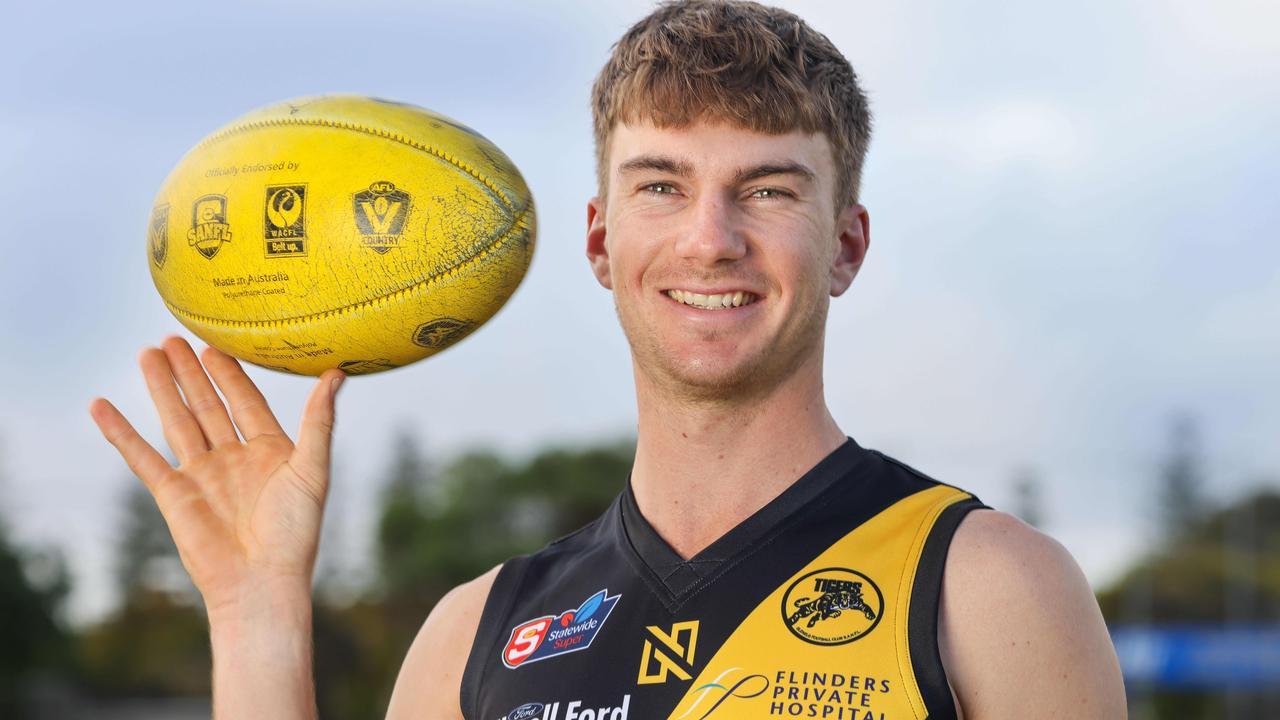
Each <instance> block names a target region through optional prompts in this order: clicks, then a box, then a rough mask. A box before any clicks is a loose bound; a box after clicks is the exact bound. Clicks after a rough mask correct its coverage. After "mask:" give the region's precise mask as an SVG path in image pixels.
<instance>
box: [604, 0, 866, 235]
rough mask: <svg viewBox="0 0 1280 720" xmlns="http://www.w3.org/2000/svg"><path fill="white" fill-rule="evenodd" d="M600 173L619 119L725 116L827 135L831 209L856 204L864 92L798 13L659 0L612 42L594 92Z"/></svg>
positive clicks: (731, 0) (747, 124)
mask: <svg viewBox="0 0 1280 720" xmlns="http://www.w3.org/2000/svg"><path fill="white" fill-rule="evenodd" d="M591 114H592V119H593V122H594V126H595V142H596V173H597V181H598V182H599V188H600V192H601V193H602V194H603V193H604V192H605V190H606V188H607V187H608V167H607V162H608V158H607V155H608V144H609V137H610V135H611V133H612V132H613V128H614V127H615V126H616V125H617V123H619V122H628V123H630V122H643V121H648V122H651V123H653V124H654V125H656V126H658V127H663V128H681V127H688V126H689V125H690V124H692V123H693V122H695V121H698V120H718V121H724V122H729V123H732V124H734V125H738V126H740V127H743V128H746V129H750V130H755V131H757V132H764V133H771V134H782V133H787V132H791V131H793V130H800V131H802V132H808V133H818V132H821V133H824V134H825V135H826V136H827V139H828V140H829V141H830V143H831V147H832V152H833V155H834V157H833V159H834V161H835V168H836V207H837V210H838V209H841V208H843V207H844V206H845V205H847V204H849V203H851V202H856V201H857V198H858V191H859V185H860V184H861V179H862V162H863V159H864V158H865V157H866V154H867V144H868V142H869V141H870V139H871V111H870V109H869V108H868V106H867V96H866V94H865V93H863V91H862V89H861V88H860V87H858V78H857V76H856V75H855V74H854V72H853V68H852V67H851V66H850V65H849V61H848V60H846V59H845V57H844V55H841V54H840V51H839V50H837V49H836V47H835V46H834V45H832V44H831V41H830V40H828V39H827V37H826V36H825V35H823V34H821V33H819V32H816V31H815V30H813V28H811V27H809V26H808V25H807V24H806V23H805V22H804V21H803V20H801V19H800V18H798V17H796V16H795V15H794V14H792V13H790V12H787V11H786V10H781V9H779V8H773V7H766V6H764V5H760V4H758V3H754V2H746V1H744V0H683V1H680V0H677V1H674V2H664V3H663V4H661V5H660V6H659V7H658V9H656V10H654V11H653V12H652V13H651V14H650V15H649V16H648V17H646V18H644V19H643V20H641V21H640V22H638V23H636V24H635V25H633V26H632V27H631V29H630V30H628V31H627V32H626V33H625V34H624V35H623V36H622V39H620V40H619V41H618V42H617V43H615V44H614V46H613V52H612V54H611V55H610V57H609V61H608V62H606V63H605V66H604V68H603V69H602V70H601V71H600V75H599V76H598V77H597V78H596V81H595V84H594V86H593V87H592V90H591Z"/></svg>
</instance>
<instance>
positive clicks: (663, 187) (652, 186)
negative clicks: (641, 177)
mask: <svg viewBox="0 0 1280 720" xmlns="http://www.w3.org/2000/svg"><path fill="white" fill-rule="evenodd" d="M640 191H641V192H647V193H652V194H654V195H674V194H675V192H676V188H675V186H674V185H672V184H671V183H664V182H658V183H649V184H648V185H644V186H642V187H641V188H640Z"/></svg>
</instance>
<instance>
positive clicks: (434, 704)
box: [387, 565, 502, 720]
mask: <svg viewBox="0 0 1280 720" xmlns="http://www.w3.org/2000/svg"><path fill="white" fill-rule="evenodd" d="M501 567H502V566H501V565H499V566H497V567H495V568H493V569H492V570H490V571H489V572H487V573H485V574H484V575H481V576H480V577H478V578H476V579H475V580H472V581H471V582H468V583H465V584H463V585H459V586H458V587H456V588H454V589H453V590H450V591H449V593H448V594H446V595H445V596H444V597H443V598H441V599H440V602H438V603H436V606H435V608H434V609H433V610H432V611H431V614H430V615H429V616H427V621H426V622H425V623H423V625H422V629H421V630H419V631H418V636H417V637H416V638H414V641H413V645H412V646H410V647H409V652H408V654H407V655H406V656H405V660H404V665H402V666H401V667H400V675H399V677H397V678H396V687H395V690H394V691H392V693H391V704H390V706H389V707H388V708H387V720H462V708H461V707H460V705H459V697H458V695H459V692H460V690H461V686H462V671H463V670H464V669H465V668H466V664H467V657H468V656H469V655H470V654H471V644H472V641H474V640H475V636H476V627H477V626H478V625H479V623H480V614H481V612H482V611H483V610H484V603H485V599H486V598H488V597H489V588H491V587H492V586H493V579H494V578H495V577H497V575H498V570H499V569H501Z"/></svg>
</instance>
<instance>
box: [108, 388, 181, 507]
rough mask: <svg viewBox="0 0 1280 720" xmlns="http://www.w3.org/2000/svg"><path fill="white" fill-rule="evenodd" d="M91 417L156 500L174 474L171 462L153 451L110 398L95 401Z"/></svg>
mask: <svg viewBox="0 0 1280 720" xmlns="http://www.w3.org/2000/svg"><path fill="white" fill-rule="evenodd" d="M89 416H90V417H92V418H93V422H94V423H96V424H97V426H98V430H100V431H101V432H102V436H103V437H105V438H106V439H107V442H109V443H111V444H112V445H114V446H115V448H116V450H118V451H120V456H121V457H123V458H124V461H125V463H127V464H128V465H129V469H130V470H132V471H133V474H134V475H137V476H138V479H140V480H142V482H143V484H145V485H146V486H147V489H148V490H150V491H151V494H152V496H155V495H156V494H157V490H156V488H158V487H159V486H160V482H161V480H163V479H164V477H165V475H167V474H168V473H169V472H170V471H171V470H173V466H171V465H170V464H169V461H168V460H165V459H164V456H163V455H161V454H160V453H159V452H157V451H156V449H155V448H153V447H151V443H148V442H147V441H146V440H144V439H143V438H142V436H141V435H139V434H138V431H137V430H134V429H133V425H130V424H129V421H128V420H126V419H125V417H124V415H122V414H120V411H119V410H117V409H116V407H115V406H114V405H112V404H111V402H110V401H108V400H107V399H106V398H94V399H93V400H92V401H91V402H90V403H89Z"/></svg>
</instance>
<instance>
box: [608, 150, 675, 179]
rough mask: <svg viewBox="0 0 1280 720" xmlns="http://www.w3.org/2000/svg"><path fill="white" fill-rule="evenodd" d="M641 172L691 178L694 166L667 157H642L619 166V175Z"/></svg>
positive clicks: (634, 158)
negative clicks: (653, 171) (654, 171)
mask: <svg viewBox="0 0 1280 720" xmlns="http://www.w3.org/2000/svg"><path fill="white" fill-rule="evenodd" d="M640 170H656V171H658V172H664V173H671V174H672V175H679V176H680V177H689V176H690V175H692V174H693V164H692V163H690V162H688V161H687V160H677V159H675V158H672V157H668V156H666V155H640V156H638V157H633V158H631V159H630V160H627V161H626V162H624V163H622V164H621V165H619V166H618V174H619V175H626V174H627V173H633V172H638V171H640Z"/></svg>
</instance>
